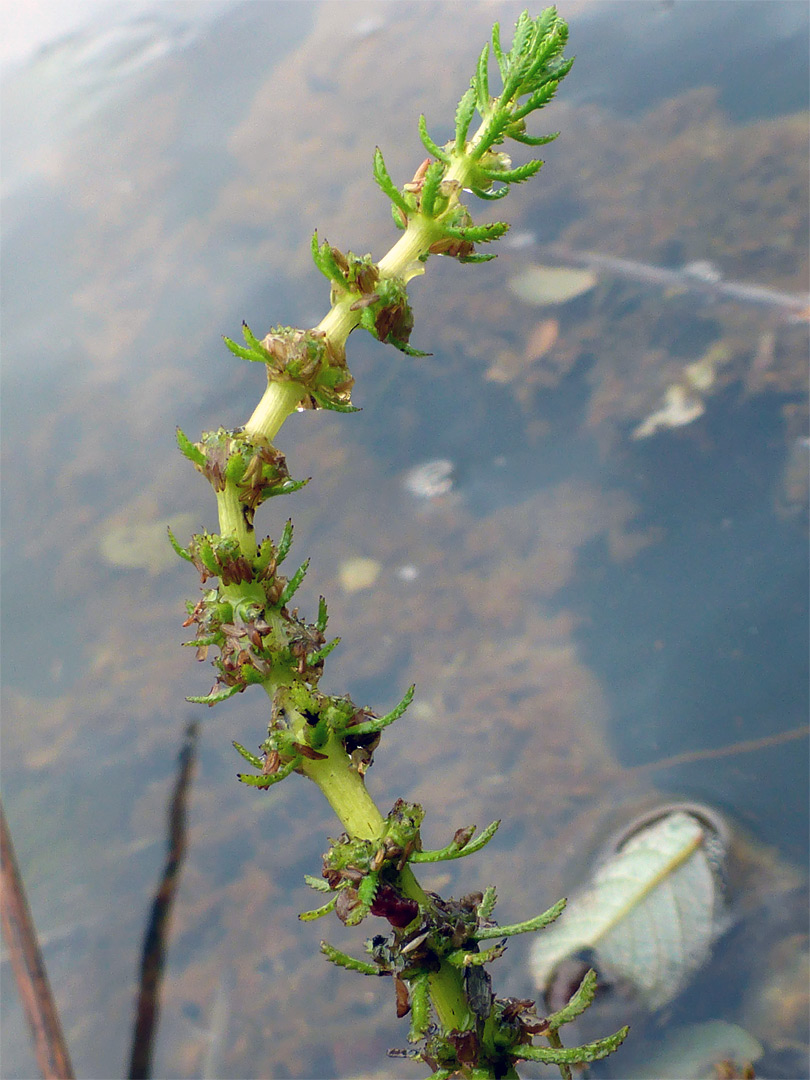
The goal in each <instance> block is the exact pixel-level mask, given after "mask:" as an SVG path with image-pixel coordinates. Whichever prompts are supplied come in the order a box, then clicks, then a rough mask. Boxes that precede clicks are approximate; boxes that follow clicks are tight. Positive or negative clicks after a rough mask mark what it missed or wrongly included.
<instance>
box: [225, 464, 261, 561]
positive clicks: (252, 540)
mask: <svg viewBox="0 0 810 1080" xmlns="http://www.w3.org/2000/svg"><path fill="white" fill-rule="evenodd" d="M216 494H217V512H218V514H219V532H220V535H221V536H235V537H236V538H237V540H238V541H239V547H240V549H241V551H242V554H243V555H244V556H245V557H246V558H248V559H252V558H253V556H254V555H255V554H256V534H255V533H254V531H253V526H252V525H249V524H248V522H247V520H246V518H245V513H244V511H245V504H244V503H243V502H241V501H240V499H239V489H238V488H237V486H236V484H235V483H234V482H233V481H232V480H226V481H225V487H224V489H223V490H222V491H218V492H217V493H216Z"/></svg>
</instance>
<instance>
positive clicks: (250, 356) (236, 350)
mask: <svg viewBox="0 0 810 1080" xmlns="http://www.w3.org/2000/svg"><path fill="white" fill-rule="evenodd" d="M222 340H223V341H224V342H225V344H226V345H227V346H228V348H229V349H230V350H231V352H232V353H233V354H234V355H235V356H239V357H241V358H242V359H243V360H250V361H252V362H253V363H266V362H267V355H266V353H261V354H260V355H257V354H256V353H255V352H254V351H253V350H252V349H246V348H245V346H244V345H237V343H236V342H235V341H231V339H230V338H229V337H223V339H222Z"/></svg>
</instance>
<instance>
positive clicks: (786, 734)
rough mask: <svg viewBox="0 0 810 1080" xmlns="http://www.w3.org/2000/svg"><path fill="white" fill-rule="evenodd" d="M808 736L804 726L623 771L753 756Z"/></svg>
mask: <svg viewBox="0 0 810 1080" xmlns="http://www.w3.org/2000/svg"><path fill="white" fill-rule="evenodd" d="M808 735H810V726H808V725H807V724H803V725H802V727H798V728H791V729H790V730H789V731H780V732H778V733H777V734H776V735H765V736H763V737H762V738H761V739H746V740H744V741H742V742H735V743H731V744H730V745H729V746H716V747H714V748H713V749H711V750H688V751H686V752H685V753H683V754H673V755H672V757H666V758H659V759H658V760H657V761H647V762H645V763H644V764H643V765H631V766H630V768H628V769H622V775H623V776H633V775H635V774H636V773H642V772H652V771H654V770H657V769H671V768H672V767H673V766H674V765H691V764H692V763H693V762H696V761H714V760H716V759H717V758H724V757H734V756H736V755H737V754H751V753H753V752H754V751H756V750H769V749H770V748H771V747H772V746H781V744H782V743H786V742H792V741H793V740H794V739H806V738H807V737H808Z"/></svg>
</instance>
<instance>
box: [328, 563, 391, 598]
mask: <svg viewBox="0 0 810 1080" xmlns="http://www.w3.org/2000/svg"><path fill="white" fill-rule="evenodd" d="M380 570H381V567H380V564H379V563H378V562H377V561H376V559H366V558H364V557H363V556H361V555H358V556H356V557H354V558H351V559H344V560H343V562H342V563H341V564H340V567H339V569H338V580H339V581H340V586H341V588H342V589H343V591H344V592H347V593H353V592H360V590H361V589H370V588H371V586H372V585H373V584H374V582H375V581H376V580H377V578H378V577H379V575H380Z"/></svg>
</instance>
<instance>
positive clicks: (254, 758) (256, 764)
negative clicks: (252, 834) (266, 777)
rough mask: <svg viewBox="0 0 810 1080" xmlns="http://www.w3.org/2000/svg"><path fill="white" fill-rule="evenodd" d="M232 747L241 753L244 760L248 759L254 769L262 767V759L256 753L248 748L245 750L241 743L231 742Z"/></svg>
mask: <svg viewBox="0 0 810 1080" xmlns="http://www.w3.org/2000/svg"><path fill="white" fill-rule="evenodd" d="M233 748H234V750H236V751H238V752H239V753H240V754H241V755H242V757H243V758H244V759H245V761H249V762H250V764H251V765H252V766H253V768H254V769H263V768H264V759H263V758H260V757H258V755H256V754H251V752H250V751H249V750H246V749H245V747H244V746H242V744H241V743H238V742H235V743H234V744H233Z"/></svg>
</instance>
